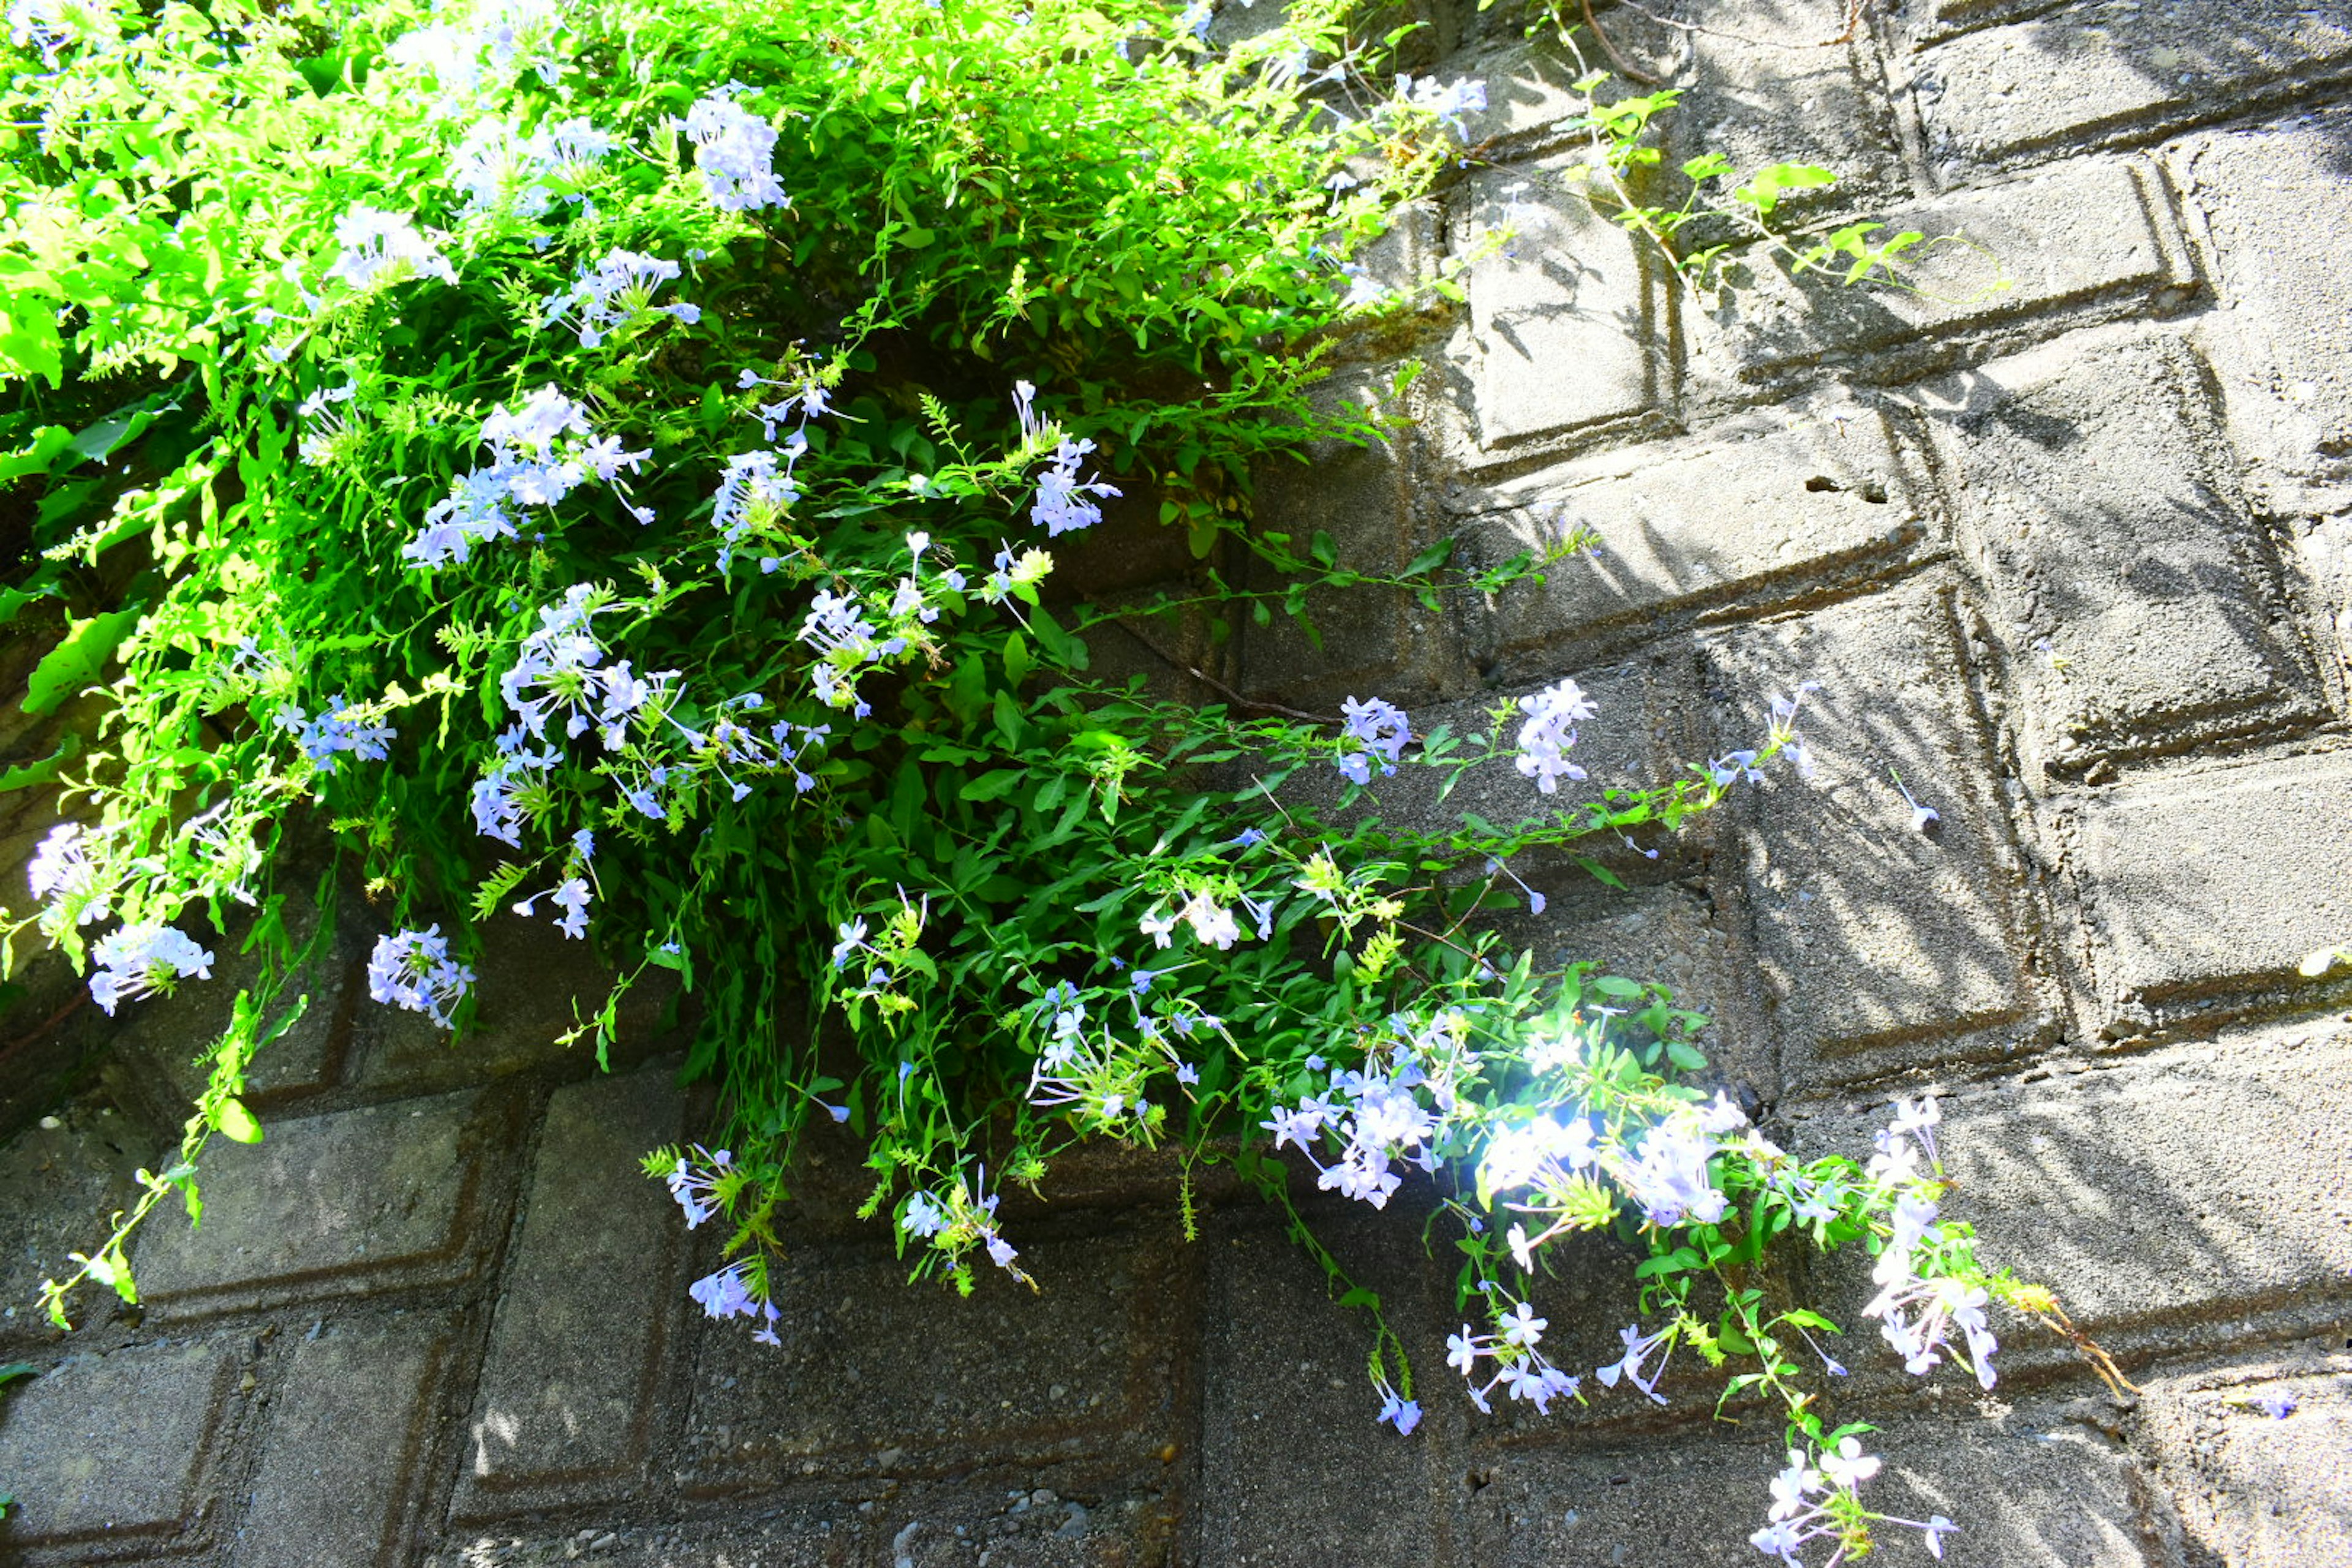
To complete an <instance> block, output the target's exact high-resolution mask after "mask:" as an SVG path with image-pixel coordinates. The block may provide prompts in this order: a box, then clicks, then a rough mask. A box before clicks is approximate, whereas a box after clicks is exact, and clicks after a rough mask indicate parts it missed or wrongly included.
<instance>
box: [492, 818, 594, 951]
mask: <svg viewBox="0 0 2352 1568" xmlns="http://www.w3.org/2000/svg"><path fill="white" fill-rule="evenodd" d="M595 858H596V836H595V834H594V833H593V832H591V831H590V830H589V829H587V828H585V827H583V828H582V829H580V831H579V832H577V833H574V834H573V835H572V850H571V853H570V855H569V856H568V857H567V858H566V862H565V866H564V876H563V879H562V880H561V881H559V882H558V883H556V885H555V886H554V887H552V888H550V889H546V890H545V891H543V892H537V893H533V894H531V895H530V897H529V898H527V899H523V900H520V901H519V902H517V903H516V904H515V905H514V906H513V908H514V912H515V913H517V914H519V915H520V916H521V917H522V918H523V919H525V920H529V919H530V918H531V917H532V916H533V915H535V914H537V913H538V912H539V900H541V899H545V900H548V901H549V902H550V903H551V904H553V905H554V906H555V907H556V908H557V909H559V910H562V911H563V913H562V916H561V917H560V918H559V919H558V920H557V921H556V922H555V929H556V930H558V931H562V933H563V934H564V935H565V936H567V937H569V938H571V939H572V940H573V941H575V942H577V941H579V940H580V939H581V938H583V937H584V936H586V935H587V934H588V900H589V899H590V897H591V895H590V892H589V889H588V879H589V876H590V875H592V874H593V873H592V871H591V867H592V865H593V862H594V860H595Z"/></svg>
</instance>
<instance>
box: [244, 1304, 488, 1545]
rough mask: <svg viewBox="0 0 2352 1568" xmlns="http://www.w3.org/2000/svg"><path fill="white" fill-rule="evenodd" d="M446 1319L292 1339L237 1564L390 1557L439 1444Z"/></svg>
mask: <svg viewBox="0 0 2352 1568" xmlns="http://www.w3.org/2000/svg"><path fill="white" fill-rule="evenodd" d="M450 1331H451V1325H450V1323H449V1321H447V1320H446V1319H443V1318H436V1317H428V1316H422V1315H419V1316H409V1315H406V1314H399V1315H395V1316H393V1317H391V1318H387V1319H381V1320H377V1321H365V1320H360V1321H337V1322H334V1323H331V1324H329V1325H328V1326H327V1327H326V1328H324V1329H322V1330H320V1331H318V1332H317V1334H316V1335H315V1336H306V1337H304V1338H303V1339H301V1340H300V1341H299V1342H296V1344H295V1346H294V1353H293V1361H292V1365H291V1366H290V1367H289V1368H288V1371H287V1375H286V1382H285V1385H284V1386H283V1387H282V1388H281V1389H279V1391H278V1396H277V1398H276V1399H275V1401H273V1405H272V1412H271V1415H270V1426H269V1435H268V1437H266V1438H265V1439H263V1441H262V1447H261V1461H260V1468H259V1469H258V1470H257V1473H256V1475H255V1477H254V1487H253V1492H252V1501H251V1504H250V1506H249V1507H248V1508H247V1510H246V1514H245V1519H244V1522H243V1524H242V1525H241V1526H240V1527H239V1529H238V1531H237V1541H236V1552H235V1554H234V1555H235V1561H236V1565H237V1568H310V1565H312V1564H316V1563H336V1564H339V1565H347V1568H393V1565H394V1564H396V1563H404V1562H405V1561H407V1553H406V1552H404V1544H405V1542H406V1541H407V1538H408V1533H409V1528H410V1510H411V1508H412V1506H413V1503H414V1501H415V1498H414V1493H415V1488H416V1486H417V1484H418V1482H419V1481H420V1480H421V1479H422V1475H423V1470H424V1466H425V1462H426V1459H427V1457H428V1456H429V1455H430V1454H431V1452H432V1447H433V1433H432V1424H433V1418H434V1417H435V1416H436V1415H437V1414H438V1413H439V1409H438V1405H437V1403H436V1399H435V1397H434V1396H435V1394H436V1381H437V1374H438V1373H439V1371H440V1369H441V1365H442V1363H443V1360H444V1358H445V1357H446V1354H447V1353H448V1342H449V1336H450Z"/></svg>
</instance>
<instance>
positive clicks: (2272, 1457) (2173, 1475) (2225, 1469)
mask: <svg viewBox="0 0 2352 1568" xmlns="http://www.w3.org/2000/svg"><path fill="white" fill-rule="evenodd" d="M2140 1426H2141V1429H2142V1433H2143V1436H2144V1440H2146V1441H2147V1442H2148V1444H2149V1446H2150V1447H2153V1448H2154V1450H2155V1452H2156V1454H2157V1457H2158V1461H2159V1463H2160V1464H2161V1466H2162V1475H2163V1478H2164V1480H2165V1483H2166V1486H2167V1489H2168V1491H2169V1492H2170V1493H2171V1497H2172V1501H2173V1505H2174V1507H2175V1509H2176V1510H2178V1513H2179V1519H2180V1523H2181V1526H2182V1533H2183V1535H2184V1536H2185V1538H2186V1541H2187V1542H2188V1543H2189V1545H2190V1548H2191V1550H2192V1552H2196V1553H2197V1554H2198V1555H2197V1557H2196V1558H2195V1559H2194V1560H2196V1561H2210V1562H2216V1563H2231V1564H2233V1565H2242V1568H2303V1565H2304V1564H2305V1563H2352V1469H2347V1468H2346V1466H2345V1464H2344V1456H2345V1455H2346V1454H2347V1452H2352V1359H2347V1358H2346V1357H2344V1356H2342V1355H2336V1356H2331V1357H2329V1358H2327V1359H2326V1361H2324V1362H2314V1363H2306V1364H2303V1365H2292V1364H2285V1365H2283V1364H2270V1365H2249V1366H2240V1367H2230V1368H2226V1369H2223V1370H2221V1371H2219V1372H2209V1373H2197V1374H2191V1375H2189V1376H2184V1377H2177V1378H2168V1379H2165V1380H2163V1381H2161V1382H2158V1383H2152V1384H2148V1385H2147V1400H2146V1402H2145V1403H2144V1404H2143V1405H2142V1406H2141V1415H2140Z"/></svg>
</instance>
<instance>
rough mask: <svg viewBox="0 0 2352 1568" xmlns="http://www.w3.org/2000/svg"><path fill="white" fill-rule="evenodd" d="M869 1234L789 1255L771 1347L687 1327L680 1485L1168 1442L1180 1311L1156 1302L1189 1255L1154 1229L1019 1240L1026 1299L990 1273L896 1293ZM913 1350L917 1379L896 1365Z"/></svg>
mask: <svg viewBox="0 0 2352 1568" xmlns="http://www.w3.org/2000/svg"><path fill="white" fill-rule="evenodd" d="M870 1245H871V1244H870V1243H868V1244H866V1245H865V1246H858V1247H845V1248H834V1247H811V1248H808V1249H805V1250H803V1251H801V1252H799V1253H797V1254H795V1255H794V1257H793V1258H792V1259H791V1260H790V1262H789V1263H788V1264H787V1266H786V1268H784V1269H783V1270H782V1277H781V1279H780V1286H781V1288H780V1289H779V1291H778V1296H777V1299H778V1300H782V1301H791V1302H795V1303H798V1304H799V1307H798V1310H795V1311H794V1312H793V1314H792V1315H790V1316H789V1317H787V1318H785V1319H784V1320H783V1321H782V1322H781V1323H779V1324H778V1327H777V1332H778V1334H779V1337H780V1338H781V1339H782V1344H781V1345H779V1346H765V1345H760V1344H755V1343H753V1342H751V1336H750V1334H749V1333H747V1332H745V1331H741V1329H740V1325H739V1326H730V1327H727V1328H723V1329H706V1330H705V1331H702V1332H700V1333H699V1334H698V1339H699V1352H700V1365H699V1370H698V1375H697V1380H696V1386H695V1390H694V1394H693V1409H692V1412H691V1415H690V1417H689V1419H688V1425H687V1434H686V1438H685V1441H684V1443H683V1444H682V1445H681V1446H680V1447H679V1448H678V1449H677V1468H678V1474H679V1479H680V1483H681V1484H682V1485H683V1486H684V1487H685V1488H686V1489H688V1491H689V1492H694V1493H708V1492H716V1491H729V1490H745V1489H761V1488H765V1487H768V1486H772V1485H774V1484H775V1483H776V1482H777V1481H778V1480H779V1479H783V1478H786V1477H791V1476H793V1475H795V1474H798V1475H801V1476H822V1477H825V1478H828V1479H846V1478H862V1477H873V1476H889V1475H909V1474H913V1475H939V1474H942V1473H949V1472H952V1471H955V1470H958V1469H961V1468H966V1467H968V1466H971V1465H973V1464H978V1463H988V1462H994V1463H999V1464H1031V1465H1043V1464H1051V1463H1053V1462H1054V1461H1055V1460H1057V1459H1071V1460H1085V1459H1087V1458H1090V1457H1092V1456H1094V1455H1096V1454H1097V1453H1099V1452H1102V1451H1105V1450H1106V1449H1108V1450H1126V1449H1129V1448H1132V1449H1134V1450H1136V1451H1138V1452H1143V1451H1148V1450H1153V1449H1157V1448H1159V1447H1160V1446H1161V1445H1162V1444H1164V1443H1167V1442H1170V1441H1173V1440H1175V1438H1176V1436H1177V1422H1178V1420H1179V1418H1180V1415H1181V1412H1180V1410H1179V1408H1178V1405H1177V1401H1178V1397H1179V1394H1180V1392H1181V1391H1180V1390H1179V1388H1178V1387H1177V1386H1176V1384H1174V1382H1172V1381H1171V1356H1172V1355H1173V1353H1174V1352H1175V1349H1176V1345H1175V1341H1174V1338H1173V1336H1174V1334H1175V1333H1176V1331H1178V1330H1179V1328H1180V1327H1181V1321H1182V1317H1181V1313H1178V1312H1175V1311H1171V1308H1172V1307H1173V1306H1174V1305H1175V1303H1176V1302H1177V1301H1179V1300H1181V1296H1182V1292H1183V1285H1182V1277H1181V1269H1182V1268H1183V1267H1184V1266H1186V1265H1188V1264H1189V1263H1190V1262H1191V1258H1190V1257H1189V1256H1188V1254H1187V1253H1186V1252H1185V1251H1184V1250H1183V1249H1182V1248H1181V1247H1173V1246H1171V1243H1170V1240H1169V1238H1167V1237H1165V1235H1164V1234H1163V1233H1160V1232H1159V1231H1157V1230H1156V1229H1155V1230H1153V1231H1150V1232H1142V1233H1138V1232H1119V1233H1113V1234H1111V1235H1108V1236H1105V1235H1099V1234H1090V1235H1084V1236H1081V1237H1068V1238H1066V1239H1063V1240H1060V1241H1058V1242H1055V1241H1045V1242H1042V1243H1037V1244H1033V1245H1030V1246H1026V1247H1024V1248H1023V1250H1022V1263H1023V1267H1024V1268H1027V1269H1029V1270H1030V1271H1031V1273H1032V1274H1033V1275H1034V1276H1035V1277H1036V1278H1037V1279H1038V1280H1039V1282H1040V1284H1041V1286H1042V1287H1043V1289H1042V1290H1041V1292H1040V1293H1039V1294H1036V1295H1034V1296H1033V1295H1031V1294H1029V1293H1028V1292H1027V1291H1022V1290H1020V1288H1019V1287H1018V1286H1016V1285H1013V1284H1012V1283H1010V1282H1009V1281H1007V1280H1004V1279H1002V1278H991V1279H985V1280H983V1281H982V1284H981V1289H979V1291H978V1292H977V1293H976V1294H975V1295H974V1296H973V1297H972V1298H971V1300H964V1299H962V1298H960V1297H958V1296H957V1295H956V1294H955V1292H954V1291H953V1290H952V1289H950V1288H949V1287H948V1286H947V1285H945V1284H944V1283H940V1282H931V1283H929V1285H927V1286H918V1287H914V1288H907V1287H905V1285H904V1280H905V1277H906V1273H907V1268H906V1266H905V1265H902V1264H900V1263H899V1262H898V1261H897V1260H896V1259H895V1258H891V1257H889V1256H888V1255H887V1254H884V1255H882V1256H879V1257H877V1256H876V1255H875V1254H874V1253H873V1252H872V1251H870V1250H868V1247H870ZM710 1261H711V1263H712V1264H714V1265H715V1263H716V1261H717V1260H716V1259H715V1258H714V1259H711V1260H710ZM1016 1291H1019V1294H1018V1295H1017V1296H1016V1295H1015V1292H1016ZM914 1345H920V1346H922V1347H924V1350H923V1362H924V1364H925V1366H926V1367H927V1368H928V1369H929V1371H928V1373H927V1374H926V1375H923V1376H920V1377H909V1376H908V1375H907V1373H908V1368H907V1364H906V1358H907V1355H908V1347H909V1346H914Z"/></svg>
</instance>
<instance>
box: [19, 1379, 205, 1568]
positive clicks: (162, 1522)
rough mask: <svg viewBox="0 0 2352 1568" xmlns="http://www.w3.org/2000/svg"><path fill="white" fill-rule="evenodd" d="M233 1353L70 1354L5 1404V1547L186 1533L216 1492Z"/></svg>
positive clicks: (166, 1537) (156, 1537) (169, 1538)
mask: <svg viewBox="0 0 2352 1568" xmlns="http://www.w3.org/2000/svg"><path fill="white" fill-rule="evenodd" d="M235 1373H236V1361H235V1357H234V1355H233V1353H232V1352H230V1351H229V1349H228V1348H227V1347H226V1346H225V1345H223V1344H221V1343H219V1342H206V1343H200V1344H171V1343H163V1344H152V1345H139V1346H133V1347H131V1348H128V1349H124V1350H118V1351H116V1352H113V1353H111V1354H109V1355H88V1354H82V1355H76V1356H71V1357H68V1359H66V1360H65V1361H63V1362H61V1363H57V1364H54V1365H52V1366H50V1367H48V1368H47V1369H46V1370H45V1371H44V1372H43V1373H42V1374H41V1375H40V1376H38V1377H37V1378H35V1379H33V1380H32V1381H30V1382H29V1383H19V1384H11V1385H10V1387H9V1392H8V1395H7V1398H6V1400H5V1403H0V1489H5V1490H6V1491H10V1492H13V1493H15V1494H16V1509H15V1510H11V1512H10V1514H9V1517H8V1520H7V1521H6V1522H5V1524H0V1546H5V1545H9V1544H14V1545H18V1546H36V1545H44V1544H57V1543H63V1542H112V1541H122V1540H139V1541H143V1542H148V1543H149V1545H150V1547H151V1549H152V1546H153V1544H154V1543H156V1542H169V1541H172V1540H174V1539H181V1540H186V1539H189V1538H190V1537H191V1536H192V1535H193V1533H194V1531H198V1530H199V1529H201V1528H202V1526H203V1521H202V1516H203V1515H204V1514H205V1512H206V1511H207V1510H210V1509H212V1508H213V1507H214V1506H215V1503H216V1501H217V1500H216V1499H215V1498H214V1497H212V1496H210V1495H209V1494H208V1493H207V1492H206V1490H205V1488H204V1487H203V1485H202V1484H201V1483H202V1482H203V1480H204V1479H205V1476H206V1474H207V1468H208V1465H209V1463H210V1461H211V1459H212V1457H213V1450H214V1447H215V1439H216V1438H217V1437H218V1436H220V1432H221V1427H222V1425H223V1416H224V1410H225V1407H226V1405H227V1402H228V1400H229V1399H230V1397H231V1391H230V1384H231V1380H232V1378H233V1377H234V1376H235Z"/></svg>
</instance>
